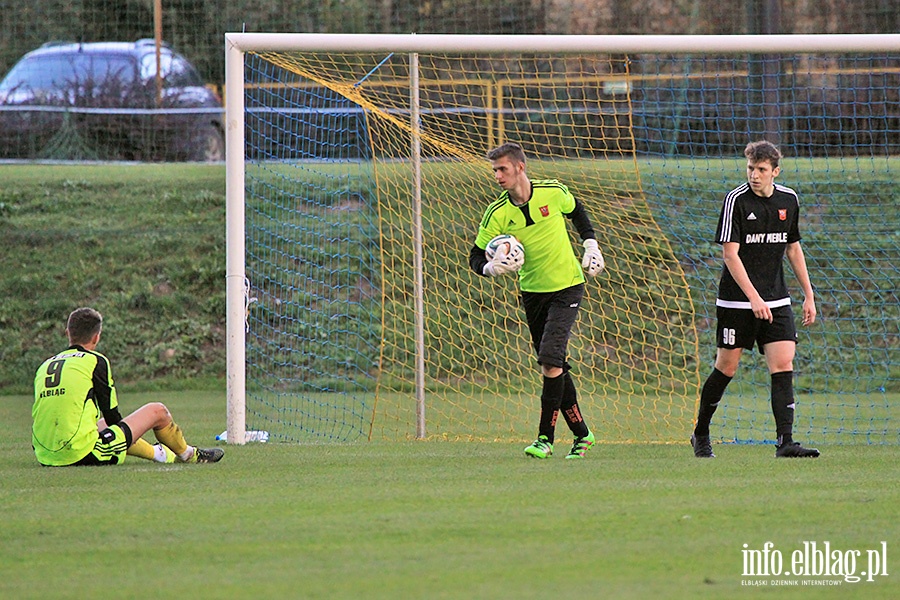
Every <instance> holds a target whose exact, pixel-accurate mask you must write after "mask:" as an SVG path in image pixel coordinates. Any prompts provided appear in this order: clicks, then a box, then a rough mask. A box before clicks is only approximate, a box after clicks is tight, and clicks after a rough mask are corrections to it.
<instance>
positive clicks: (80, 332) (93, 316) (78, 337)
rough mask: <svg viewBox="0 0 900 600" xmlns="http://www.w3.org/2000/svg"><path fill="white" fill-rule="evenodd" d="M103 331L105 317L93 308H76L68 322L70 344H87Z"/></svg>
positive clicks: (67, 330)
mask: <svg viewBox="0 0 900 600" xmlns="http://www.w3.org/2000/svg"><path fill="white" fill-rule="evenodd" d="M101 329H103V315H101V314H100V313H99V312H97V311H96V310H94V309H93V308H87V307H84V308H76V309H75V310H73V311H72V312H71V313H70V314H69V320H68V321H66V332H68V334H69V343H72V344H85V343H87V342H90V341H91V338H92V337H94V336H95V335H96V334H97V333H99V332H100V330H101Z"/></svg>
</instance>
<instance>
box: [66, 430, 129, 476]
mask: <svg viewBox="0 0 900 600" xmlns="http://www.w3.org/2000/svg"><path fill="white" fill-rule="evenodd" d="M133 441H134V435H133V434H132V433H131V427H129V426H128V423H126V422H125V421H119V422H118V423H117V424H115V425H111V426H109V427H107V428H106V429H104V430H103V431H101V432H99V437H98V440H97V443H96V445H95V446H94V448H93V450H91V451H90V452H88V455H87V456H85V457H84V458H82V459H81V460H79V461H78V462H77V463H75V466H79V467H94V466H102V465H117V464H119V463H120V462H122V461H123V460H125V451H126V450H127V449H128V448H129V447H130V446H131V444H132V442H133Z"/></svg>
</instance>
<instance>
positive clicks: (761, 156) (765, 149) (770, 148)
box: [744, 140, 782, 168]
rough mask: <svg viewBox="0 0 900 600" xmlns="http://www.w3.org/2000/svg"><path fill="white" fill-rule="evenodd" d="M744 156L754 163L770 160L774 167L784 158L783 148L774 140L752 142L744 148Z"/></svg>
mask: <svg viewBox="0 0 900 600" xmlns="http://www.w3.org/2000/svg"><path fill="white" fill-rule="evenodd" d="M744 156H746V157H747V160H749V161H750V162H752V163H758V162H762V161H764V160H765V161H769V163H771V165H772V168H775V167H777V166H778V161H780V160H781V159H782V154H781V150H779V149H778V147H777V146H776V145H775V144H773V143H772V142H769V141H766V140H760V141H758V142H750V143H749V144H747V147H746V148H744Z"/></svg>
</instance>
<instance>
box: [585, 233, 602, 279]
mask: <svg viewBox="0 0 900 600" xmlns="http://www.w3.org/2000/svg"><path fill="white" fill-rule="evenodd" d="M605 266H606V262H605V261H604V260H603V255H602V254H601V253H600V248H598V247H597V240H595V239H587V240H584V259H583V260H582V261H581V267H582V268H583V269H584V272H585V273H587V275H588V277H594V276H595V275H597V274H598V273H600V271H602V270H603V267H605Z"/></svg>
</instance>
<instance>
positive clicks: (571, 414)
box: [559, 371, 590, 437]
mask: <svg viewBox="0 0 900 600" xmlns="http://www.w3.org/2000/svg"><path fill="white" fill-rule="evenodd" d="M563 379H564V380H565V385H564V386H563V395H562V403H561V404H560V406H559V407H560V409H561V410H562V413H563V417H564V418H565V419H566V425H568V426H569V429H570V430H571V431H572V435H574V436H575V437H584V436H586V435H587V434H588V433H590V430H589V429H588V426H587V423H585V422H584V417H583V416H582V415H581V409H580V408H579V407H578V392H576V391H575V382H574V381H572V376H571V375H570V374H569V372H568V371H566V372H565V373H564V374H563Z"/></svg>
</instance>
